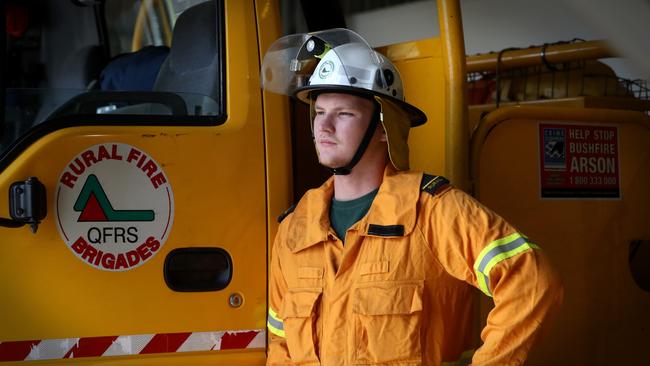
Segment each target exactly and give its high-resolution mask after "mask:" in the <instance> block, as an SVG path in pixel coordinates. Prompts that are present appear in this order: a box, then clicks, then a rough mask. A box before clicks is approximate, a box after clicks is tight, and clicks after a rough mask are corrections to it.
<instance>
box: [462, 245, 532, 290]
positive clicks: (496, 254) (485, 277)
mask: <svg viewBox="0 0 650 366" xmlns="http://www.w3.org/2000/svg"><path fill="white" fill-rule="evenodd" d="M532 249H539V247H538V246H537V245H535V244H533V243H529V242H528V238H526V237H525V236H523V235H521V234H520V233H514V234H511V235H508V236H506V237H505V238H501V239H498V240H495V241H493V242H492V243H490V244H489V245H488V246H487V247H485V248H484V249H483V250H482V251H481V253H480V254H479V256H478V258H476V262H474V271H475V272H476V280H477V281H478V286H479V288H480V289H481V291H483V292H484V293H485V294H486V295H488V296H490V297H491V296H492V292H491V291H490V271H491V270H492V268H494V266H496V265H497V264H498V263H499V262H501V261H503V260H505V259H508V258H511V257H514V256H515V255H517V254H519V253H522V252H525V251H528V250H532Z"/></svg>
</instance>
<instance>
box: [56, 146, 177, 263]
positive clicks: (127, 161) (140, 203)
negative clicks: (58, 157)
mask: <svg viewBox="0 0 650 366" xmlns="http://www.w3.org/2000/svg"><path fill="white" fill-rule="evenodd" d="M55 207H56V220H57V227H58V229H59V233H60V234H61V237H62V238H63V240H64V241H65V243H66V244H67V245H68V247H69V248H70V250H72V252H73V253H74V254H75V255H76V256H77V257H78V258H79V259H81V260H82V261H83V262H84V263H86V264H88V265H91V266H93V267H95V268H98V269H102V270H106V271H126V270H129V269H132V268H135V267H138V266H140V265H142V264H144V263H145V262H147V261H148V260H150V259H151V258H153V256H154V255H156V253H157V252H159V251H160V248H161V247H162V245H163V244H164V243H165V240H167V237H168V236H169V231H170V230H171V226H172V221H173V216H174V196H173V194H172V189H171V186H170V185H169V180H168V179H167V176H165V172H163V170H162V167H161V166H160V165H158V163H156V161H155V160H154V159H153V158H152V157H151V156H149V155H148V154H147V153H146V152H144V151H142V150H141V149H138V148H136V147H133V146H130V145H126V144H121V143H112V142H109V143H104V144H99V145H95V146H92V147H90V148H88V149H87V150H85V151H82V152H81V153H79V155H77V156H75V157H74V158H73V159H72V160H71V161H70V163H69V164H68V165H67V166H66V167H65V170H64V171H63V173H62V174H61V177H60V178H59V182H58V185H57V189H56V202H55Z"/></svg>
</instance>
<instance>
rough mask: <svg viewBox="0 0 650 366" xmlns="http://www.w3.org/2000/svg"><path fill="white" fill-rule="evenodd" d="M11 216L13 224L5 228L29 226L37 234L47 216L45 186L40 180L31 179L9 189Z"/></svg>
mask: <svg viewBox="0 0 650 366" xmlns="http://www.w3.org/2000/svg"><path fill="white" fill-rule="evenodd" d="M9 214H10V215H11V218H12V219H13V223H11V224H9V225H4V226H10V227H20V226H22V225H25V224H29V226H30V227H31V229H32V232H33V233H36V230H37V229H38V224H40V223H41V220H43V219H44V218H45V216H46V215H47V198H46V195H45V186H44V185H43V183H41V182H40V181H39V180H38V178H36V177H29V178H27V180H25V181H24V182H14V183H12V184H11V186H10V187H9ZM5 221H10V220H5ZM5 223H7V222H5Z"/></svg>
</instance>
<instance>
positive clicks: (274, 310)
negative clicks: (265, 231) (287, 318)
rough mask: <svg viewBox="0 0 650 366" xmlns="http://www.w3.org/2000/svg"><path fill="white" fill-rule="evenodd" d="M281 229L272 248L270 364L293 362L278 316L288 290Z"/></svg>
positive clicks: (269, 325) (268, 352) (270, 271)
mask: <svg viewBox="0 0 650 366" xmlns="http://www.w3.org/2000/svg"><path fill="white" fill-rule="evenodd" d="M281 231H282V230H279V231H278V234H277V235H276V238H275V242H274V244H273V247H272V248H271V264H270V268H269V292H268V293H269V309H268V315H267V322H266V327H267V329H268V336H269V338H268V342H269V344H268V350H267V358H266V364H267V365H269V366H270V365H291V364H292V363H291V359H290V357H289V350H288V348H287V341H286V339H285V334H284V324H283V320H282V318H280V317H279V316H278V313H279V311H280V306H281V305H282V299H283V297H284V294H285V292H286V290H287V284H286V282H285V280H284V276H283V275H282V267H281V265H280V258H279V252H280V250H279V243H280V241H281V240H282V239H281V236H282V235H281Z"/></svg>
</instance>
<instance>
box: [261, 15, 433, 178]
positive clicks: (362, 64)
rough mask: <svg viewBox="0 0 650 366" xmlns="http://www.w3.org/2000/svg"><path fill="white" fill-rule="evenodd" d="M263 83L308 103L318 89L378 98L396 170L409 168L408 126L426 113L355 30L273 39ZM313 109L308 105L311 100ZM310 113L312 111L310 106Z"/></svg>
mask: <svg viewBox="0 0 650 366" xmlns="http://www.w3.org/2000/svg"><path fill="white" fill-rule="evenodd" d="M262 87H263V88H264V89H266V90H269V91H272V92H275V93H280V94H285V95H291V96H295V97H297V98H298V99H299V100H301V101H303V102H305V103H310V104H311V101H312V100H313V99H314V98H315V97H316V96H317V95H318V94H320V92H343V93H352V94H356V95H360V96H365V97H368V98H370V99H373V100H375V101H376V102H377V104H378V105H379V108H380V113H378V115H379V116H381V117H380V119H381V120H380V121H371V122H372V123H371V125H370V126H369V128H368V130H367V131H366V136H365V137H364V140H368V139H369V136H370V135H371V133H372V131H371V129H372V128H373V127H372V126H376V124H375V123H376V122H381V123H382V126H383V127H384V130H385V131H386V135H387V140H388V153H389V158H390V161H391V163H392V164H393V166H394V167H395V168H396V169H398V170H405V169H408V165H409V164H408V155H409V153H408V142H407V141H408V131H409V128H410V127H415V126H419V125H421V124H423V123H425V122H426V120H427V117H426V115H425V114H424V113H423V112H422V111H421V110H420V109H418V108H417V107H415V106H413V105H411V104H409V103H407V102H406V101H405V100H404V90H403V88H402V79H401V77H400V74H399V72H398V71H397V68H395V66H394V65H393V64H392V62H390V61H389V60H388V59H387V58H386V57H384V55H382V54H380V53H379V52H376V51H375V50H373V49H372V47H370V45H368V43H367V42H366V41H365V40H364V39H363V38H361V36H359V35H358V34H357V33H355V32H353V31H350V30H348V29H341V28H339V29H331V30H326V31H320V32H314V33H303V34H294V35H289V36H285V37H282V38H280V39H278V40H277V41H275V42H274V43H273V44H272V45H271V47H270V48H269V51H268V52H267V53H266V55H265V56H264V60H263V62H262ZM312 109H313V105H312ZM312 112H313V111H312ZM364 144H367V141H366V142H363V141H362V143H361V145H360V146H359V149H358V150H357V153H356V154H355V156H354V157H353V159H352V161H351V162H350V163H349V164H348V165H346V166H345V167H341V168H334V169H332V171H333V172H334V174H347V173H349V171H350V170H351V169H352V167H353V166H354V165H355V164H356V162H357V161H358V160H359V159H360V158H361V155H362V154H363V152H364V151H365V146H364Z"/></svg>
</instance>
